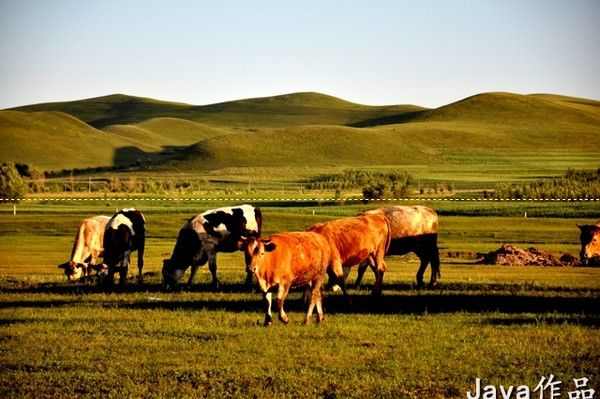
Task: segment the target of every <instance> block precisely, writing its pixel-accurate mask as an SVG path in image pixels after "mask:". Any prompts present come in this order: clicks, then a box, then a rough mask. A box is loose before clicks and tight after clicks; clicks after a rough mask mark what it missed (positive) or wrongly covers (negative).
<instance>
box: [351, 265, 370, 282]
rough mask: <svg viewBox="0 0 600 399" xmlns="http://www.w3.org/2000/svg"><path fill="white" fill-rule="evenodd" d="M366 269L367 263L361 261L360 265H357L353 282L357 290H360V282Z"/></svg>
mask: <svg viewBox="0 0 600 399" xmlns="http://www.w3.org/2000/svg"><path fill="white" fill-rule="evenodd" d="M367 267H369V262H367V261H363V262H362V263H361V264H360V265H358V275H357V276H356V281H355V282H354V285H355V286H356V287H358V288H360V283H361V282H362V279H363V276H364V275H365V271H366V270H367Z"/></svg>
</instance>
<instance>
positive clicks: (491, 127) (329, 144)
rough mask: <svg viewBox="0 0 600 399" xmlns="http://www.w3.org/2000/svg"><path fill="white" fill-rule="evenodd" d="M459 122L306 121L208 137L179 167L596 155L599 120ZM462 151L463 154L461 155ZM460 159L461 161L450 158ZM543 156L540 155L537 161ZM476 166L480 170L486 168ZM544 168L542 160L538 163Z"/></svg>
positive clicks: (418, 162) (599, 147) (422, 162)
mask: <svg viewBox="0 0 600 399" xmlns="http://www.w3.org/2000/svg"><path fill="white" fill-rule="evenodd" d="M521 122H522V126H520V127H519V128H514V127H513V126H512V124H494V123H491V122H490V123H487V124H486V123H475V122H466V121H461V120H456V121H447V122H442V121H431V122H419V123H417V122H413V123H404V124H397V125H390V126H381V127H377V128H375V127H372V128H351V127H339V126H310V127H299V128H287V129H274V130H264V131H263V130H260V131H257V132H254V133H239V134H238V135H236V136H227V137H223V136H221V137H214V138H211V139H208V140H205V141H202V142H200V143H197V144H195V145H194V146H192V147H190V148H189V150H188V151H186V153H185V157H184V158H183V159H182V162H180V163H179V164H178V166H179V167H180V168H182V169H185V168H202V169H205V168H208V169H219V168H224V167H251V166H325V165H348V166H369V165H380V166H383V165H431V164H442V163H456V162H460V163H465V162H466V163H472V164H473V165H475V164H478V163H479V162H480V161H481V159H480V158H479V157H480V156H487V157H488V160H490V159H494V158H498V157H503V156H504V157H506V156H508V155H517V154H539V153H542V152H545V153H552V152H554V153H556V154H557V155H558V154H560V153H561V152H563V151H568V152H570V153H573V152H575V153H581V154H582V155H583V154H585V153H594V152H596V153H597V152H600V140H599V138H600V124H593V123H585V121H581V122H579V121H573V122H572V123H561V122H557V123H555V124H550V125H548V126H547V127H546V128H543V129H540V128H539V126H537V124H536V123H535V121H527V120H526V119H524V118H521ZM466 155H468V157H465V156H466ZM457 156H460V157H461V158H462V159H457ZM542 161H543V160H542ZM481 166H482V165H481V164H479V165H478V166H477V171H479V173H480V174H483V173H484V172H485V171H486V169H485V168H483V169H482V168H481ZM540 166H543V163H542V164H541V165H540Z"/></svg>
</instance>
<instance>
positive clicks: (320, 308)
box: [317, 286, 325, 323]
mask: <svg viewBox="0 0 600 399" xmlns="http://www.w3.org/2000/svg"><path fill="white" fill-rule="evenodd" d="M317 293H318V295H319V298H318V300H317V323H321V322H322V321H323V320H325V316H324V315H323V287H322V286H321V287H319V291H318V292H317Z"/></svg>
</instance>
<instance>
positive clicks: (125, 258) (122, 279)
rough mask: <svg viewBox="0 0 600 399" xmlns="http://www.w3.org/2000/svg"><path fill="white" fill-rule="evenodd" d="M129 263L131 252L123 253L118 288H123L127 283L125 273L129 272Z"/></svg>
mask: <svg viewBox="0 0 600 399" xmlns="http://www.w3.org/2000/svg"><path fill="white" fill-rule="evenodd" d="M130 261H131V251H125V253H124V254H123V262H122V263H121V267H120V268H119V286H121V287H123V286H124V285H125V282H126V281H127V272H129V262H130Z"/></svg>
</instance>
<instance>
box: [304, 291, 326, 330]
mask: <svg viewBox="0 0 600 399" xmlns="http://www.w3.org/2000/svg"><path fill="white" fill-rule="evenodd" d="M315 306H316V307H317V322H318V323H320V322H322V321H323V319H324V317H323V306H322V283H315V284H314V285H313V287H312V288H311V292H310V304H309V305H308V311H307V312H306V318H305V319H304V324H306V325H309V324H310V323H311V319H312V314H313V311H314V308H315Z"/></svg>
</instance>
